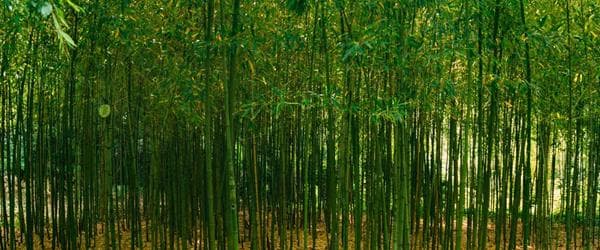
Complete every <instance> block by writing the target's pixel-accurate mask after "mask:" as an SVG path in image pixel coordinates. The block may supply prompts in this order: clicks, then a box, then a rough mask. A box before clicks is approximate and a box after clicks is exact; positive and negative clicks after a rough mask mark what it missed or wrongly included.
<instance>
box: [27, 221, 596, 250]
mask: <svg viewBox="0 0 600 250" xmlns="http://www.w3.org/2000/svg"><path fill="white" fill-rule="evenodd" d="M466 226H467V225H466V223H464V224H463V236H462V237H463V244H464V243H465V242H466V238H467V235H466V231H467V230H466ZM353 228H354V226H353V225H352V226H351V228H350V229H349V230H348V249H354V243H355V242H354V230H353ZM142 230H144V231H145V230H146V225H145V223H143V224H142ZM240 230H241V232H240V240H241V244H240V249H250V239H249V238H250V237H249V235H248V233H249V229H248V228H247V227H240ZM365 230H366V229H365V228H364V227H363V244H364V243H365V242H364V239H365V236H366V235H365ZM487 230H488V243H487V249H495V248H496V246H495V234H496V230H495V226H494V224H493V223H492V222H490V223H489V224H488V228H487ZM507 230H508V229H507ZM97 232H98V234H97V235H96V236H95V237H94V242H92V248H94V249H105V246H104V233H103V232H104V230H103V228H102V225H98V226H97ZM576 232H577V237H576V240H577V244H576V248H575V249H583V246H582V242H581V241H582V237H581V236H582V229H581V228H578V229H577V231H576ZM266 233H267V235H268V236H270V235H271V232H270V231H269V232H266ZM507 233H508V231H507ZM598 233H600V230H598V229H596V234H598ZM278 234H279V231H275V232H274V235H275V239H272V240H269V241H267V242H263V244H266V249H269V250H270V249H280V247H279V246H280V245H279V238H278ZM308 235H309V239H308V247H307V248H308V249H313V250H314V249H327V242H328V235H327V232H326V230H325V224H324V223H320V224H319V225H318V227H317V238H316V240H315V242H314V246H315V247H314V248H313V240H312V235H311V232H310V230H309V233H308ZM517 235H518V236H517V249H523V247H522V246H521V245H522V239H521V235H522V234H521V226H520V225H518V227H517ZM45 237H46V238H45V239H44V248H43V249H52V247H51V246H52V242H51V237H49V235H46V236H45ZM143 237H144V240H143V249H153V247H152V244H151V242H150V241H147V240H146V238H145V236H143ZM17 238H20V237H17ZM81 238H82V239H83V238H85V237H83V235H82V237H81ZM338 238H339V239H340V242H341V232H340V233H339V234H338ZM130 239H131V235H130V232H129V231H128V230H126V229H122V230H121V240H120V244H119V246H120V249H130ZM595 239H596V241H595V242H594V245H593V246H592V248H591V249H600V237H599V236H598V235H597V236H596V238H595ZM290 240H292V241H293V247H294V249H303V243H304V239H303V231H302V228H301V227H300V228H298V229H294V230H287V243H286V247H287V248H289V246H290ZM532 240H534V239H533V238H532ZM565 240H566V233H565V228H564V226H563V225H556V226H554V227H553V229H552V237H551V244H552V247H551V248H550V249H566V247H565ZM506 242H508V235H507V236H506ZM421 243H422V232H419V233H417V234H413V236H412V237H411V249H423V248H427V247H424V246H423V245H422V244H421ZM197 244H202V243H201V242H198V243H197ZM506 244H507V245H508V243H506ZM35 245H36V246H37V247H36V249H42V247H41V244H40V239H39V237H37V236H36V237H35ZM78 245H81V249H85V245H86V244H85V242H84V241H83V240H82V241H81V242H78ZM532 245H533V242H532ZM341 247H342V245H341V243H340V248H339V249H342V248H341ZM363 248H364V247H363ZM17 249H25V245H24V242H22V241H20V240H19V242H18V247H17ZM182 249H194V245H193V244H191V243H188V244H187V245H186V246H185V247H183V248H182ZM463 249H467V248H466V247H463ZM500 249H503V248H502V247H500ZM528 249H535V247H533V246H530V247H529V248H528Z"/></svg>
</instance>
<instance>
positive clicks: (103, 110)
mask: <svg viewBox="0 0 600 250" xmlns="http://www.w3.org/2000/svg"><path fill="white" fill-rule="evenodd" d="M98 115H100V117H102V118H106V117H108V116H109V115H110V106H109V105H108V104H102V105H100V107H98Z"/></svg>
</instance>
